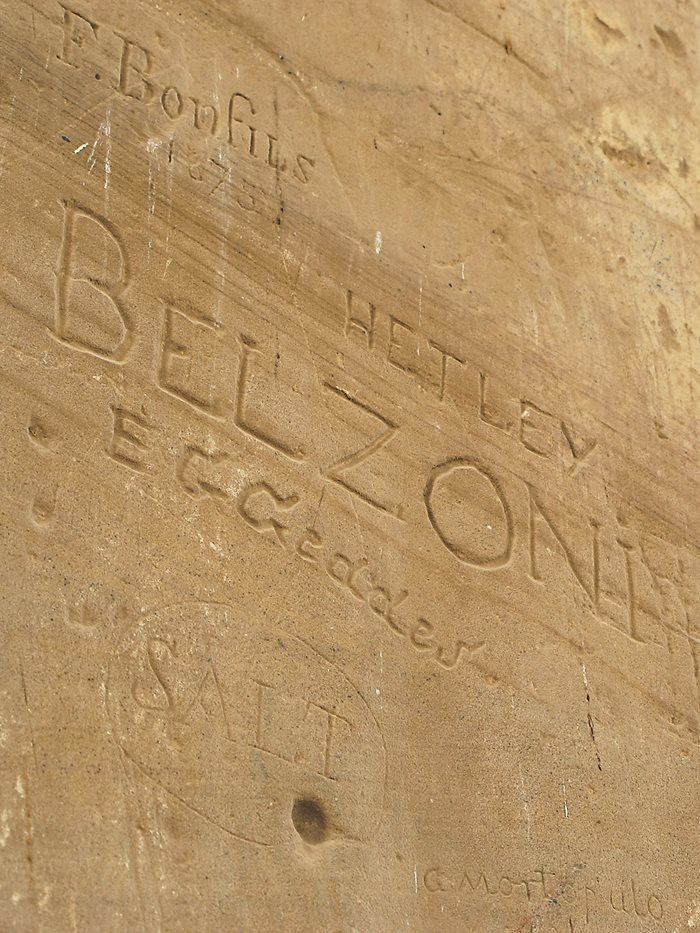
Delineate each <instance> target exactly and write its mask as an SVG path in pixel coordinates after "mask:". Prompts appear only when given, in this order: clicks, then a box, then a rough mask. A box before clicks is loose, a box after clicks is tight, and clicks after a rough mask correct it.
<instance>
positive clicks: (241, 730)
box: [106, 602, 387, 846]
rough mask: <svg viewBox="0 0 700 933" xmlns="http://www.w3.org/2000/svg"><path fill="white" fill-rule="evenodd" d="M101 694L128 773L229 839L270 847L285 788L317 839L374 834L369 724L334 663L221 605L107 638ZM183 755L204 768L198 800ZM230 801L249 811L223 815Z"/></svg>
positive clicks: (375, 776) (374, 749)
mask: <svg viewBox="0 0 700 933" xmlns="http://www.w3.org/2000/svg"><path fill="white" fill-rule="evenodd" d="M106 700H107V707H108V712H109V715H110V718H111V721H112V735H113V738H114V739H115V741H116V742H117V745H118V746H119V748H120V749H121V750H122V751H123V752H124V753H125V754H126V755H127V756H128V758H129V759H130V760H131V761H132V762H133V763H134V764H135V765H136V766H137V767H138V768H139V770H140V771H142V772H143V774H144V775H146V776H147V777H148V778H149V779H150V780H152V781H154V782H155V783H157V784H158V785H160V786H161V787H162V788H163V789H164V790H165V791H167V792H168V793H170V794H172V795H173V796H175V797H176V799H178V800H179V801H180V802H181V803H182V804H183V805H185V806H186V807H187V808H189V809H190V810H192V811H193V812H194V813H196V814H198V815H200V816H201V817H203V818H204V819H206V820H207V821H208V822H210V823H211V824H212V825H214V826H218V827H219V828H220V829H222V830H224V831H225V832H227V833H229V834H230V835H233V836H235V837H237V838H239V839H241V840H243V841H247V842H251V843H255V844H257V845H262V846H269V845H271V844H273V843H274V842H275V841H279V840H280V839H281V838H282V837H284V836H285V835H286V834H287V833H288V827H289V813H288V812H285V807H286V806H287V805H288V806H289V809H290V810H292V800H291V799H289V801H288V804H287V800H288V797H289V796H290V794H292V795H293V796H294V797H295V798H296V799H295V804H298V803H299V801H300V800H301V801H302V802H303V801H304V800H312V801H315V802H316V807H317V808H321V807H322V808H323V812H324V826H325V830H324V840H325V839H326V838H333V837H334V836H337V835H341V836H343V837H344V838H348V839H358V840H359V839H365V838H367V837H369V836H371V835H372V834H373V833H374V832H375V831H376V827H377V820H378V818H380V816H381V812H382V811H383V809H384V801H385V794H386V784H387V755H386V743H385V740H384V736H383V733H382V730H381V728H380V726H379V723H378V722H377V720H376V718H375V717H374V715H373V713H372V711H371V709H370V707H369V705H368V704H367V702H366V700H365V699H364V697H363V696H362V694H361V692H360V691H359V690H358V688H357V687H356V686H355V684H354V683H353V682H352V680H351V679H350V678H349V677H348V676H347V674H345V673H344V672H343V670H342V669H341V668H339V667H338V666H337V665H335V664H334V663H332V662H331V661H329V660H328V659H327V658H326V657H324V656H323V655H322V654H320V653H319V652H318V651H317V650H316V649H315V648H313V646H311V645H310V644H309V643H307V642H306V641H305V640H303V639H300V638H297V637H296V636H295V635H294V634H292V633H290V632H288V631H285V630H284V629H283V628H281V627H279V626H274V627H268V626H267V625H264V624H262V623H261V622H259V621H257V620H256V619H255V618H251V617H250V615H249V614H246V615H245V617H240V618H239V617H238V616H237V614H236V612H235V610H234V609H233V608H231V607H228V606H227V605H225V604H223V603H196V602H193V603H177V604H174V605H170V606H165V607H162V608H160V609H156V610H151V611H148V612H145V613H142V614H140V616H139V618H138V619H137V620H136V621H133V622H132V624H131V625H130V626H129V627H128V628H127V629H126V631H123V632H122V634H121V637H120V640H119V645H118V647H117V648H116V651H115V653H114V656H113V658H112V663H111V665H110V669H109V673H108V683H107V689H106ZM154 735H158V736H159V740H158V741H157V742H156V743H154V742H153V741H152V738H153V736H154ZM183 760H186V761H187V762H188V768H189V769H190V770H191V771H192V772H193V773H200V772H201V773H203V769H206V773H207V780H206V782H205V784H206V793H205V792H204V790H203V787H202V782H200V781H191V782H188V783H187V785H186V786H185V787H184V788H183V787H182V785H181V782H179V781H178V779H177V773H178V769H179V768H180V767H181V766H182V761H183ZM263 762H264V779H262V781H261V776H260V766H261V764H263ZM232 766H235V768H236V772H237V775H238V778H237V782H236V786H235V788H233V789H232V788H231V784H230V773H231V767H232ZM280 782H281V784H280ZM280 787H284V788H285V792H284V793H283V794H280ZM232 793H233V794H234V796H235V798H236V800H237V801H238V804H242V803H243V802H245V801H249V802H251V803H253V802H254V801H260V806H259V811H260V812H259V814H258V816H257V817H256V818H255V819H253V820H250V819H249V818H248V817H246V812H247V811H246V807H245V806H240V805H238V806H233V807H232V805H231V795H232ZM273 798H274V801H276V806H275V807H274V809H271V808H270V803H269V801H270V799H273ZM262 801H264V805H263V803H262ZM252 809H253V811H254V812H255V810H256V807H255V806H253V808H252ZM315 841H316V842H320V841H321V840H315Z"/></svg>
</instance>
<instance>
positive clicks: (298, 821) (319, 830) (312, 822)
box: [292, 797, 328, 846]
mask: <svg viewBox="0 0 700 933" xmlns="http://www.w3.org/2000/svg"><path fill="white" fill-rule="evenodd" d="M292 823H293V824H294V829H296V831H297V832H298V833H299V835H300V836H301V838H302V839H303V840H304V842H308V843H309V845H312V846H317V845H320V844H321V843H322V842H325V841H326V839H327V838H328V821H327V819H326V814H325V811H324V809H323V807H322V806H321V805H320V804H319V803H317V802H316V801H315V800H310V799H309V798H304V797H302V798H299V799H298V800H295V801H294V805H293V806H292Z"/></svg>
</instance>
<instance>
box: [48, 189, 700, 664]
mask: <svg viewBox="0 0 700 933" xmlns="http://www.w3.org/2000/svg"><path fill="white" fill-rule="evenodd" d="M63 210H64V230H63V239H62V242H61V247H60V250H59V261H58V266H57V273H56V307H55V320H54V326H53V328H50V331H51V333H52V335H53V336H54V338H55V339H57V340H58V341H59V342H60V343H62V344H63V345H64V346H66V347H67V348H69V349H71V350H76V351H80V352H84V353H88V354H90V355H93V356H96V357H99V358H100V359H103V360H107V361H109V362H112V363H115V364H117V365H123V364H124V362H125V361H126V360H127V359H128V354H129V351H130V349H131V344H132V341H133V340H134V332H133V322H131V321H130V319H129V316H128V313H126V310H125V308H124V306H123V296H124V294H125V291H126V288H127V285H128V284H129V282H128V278H127V276H128V265H127V262H126V259H125V250H124V247H123V245H122V244H121V243H120V241H119V239H118V233H117V231H116V229H115V228H114V227H113V225H111V224H108V223H107V222H106V221H105V219H104V218H102V217H100V216H98V215H96V214H94V213H92V212H90V211H89V210H87V209H84V208H81V207H79V206H77V205H75V204H72V203H69V202H63ZM79 221H81V222H82V223H83V224H89V225H91V226H93V227H97V228H98V229H99V231H100V233H101V235H102V236H103V237H105V238H106V239H107V241H108V242H110V241H111V242H112V243H113V244H114V251H113V252H114V257H115V265H116V266H117V271H116V274H113V275H112V277H111V278H109V279H108V278H107V276H106V275H105V278H103V279H100V280H95V279H93V278H90V277H88V276H74V275H73V268H74V265H75V262H76V257H75V250H74V246H73V236H74V231H75V227H76V224H77V223H78V222H79ZM74 281H77V282H81V283H82V284H84V285H88V286H89V287H90V288H92V289H93V290H94V291H95V292H96V293H97V294H98V295H100V296H101V297H102V298H103V299H104V300H105V301H106V302H107V305H106V307H107V310H111V312H112V314H113V315H114V316H115V320H116V322H117V325H118V326H117V339H116V341H115V339H114V338H112V344H111V345H107V344H105V343H97V342H96V341H95V338H94V337H88V336H85V335H84V334H83V335H82V336H77V335H73V334H70V333H69V329H70V328H69V321H70V301H71V289H72V287H73V286H74ZM347 309H348V314H352V313H353V310H352V309H353V302H352V300H351V297H350V296H348V297H347ZM367 313H368V318H367V324H366V326H363V327H359V326H357V327H354V325H352V323H346V336H347V334H349V333H350V332H351V330H352V329H353V327H354V329H355V330H359V332H360V333H361V334H362V335H363V336H364V337H366V338H367V341H368V346H370V345H371V344H372V340H370V338H371V336H372V333H373V327H374V322H375V321H376V311H375V310H373V308H372V306H371V305H368V307H367ZM175 320H181V321H184V322H187V326H188V327H190V328H193V329H194V330H196V331H199V332H209V333H210V335H211V337H212V339H216V336H217V333H218V332H220V331H221V330H222V325H221V322H219V321H217V320H215V319H213V318H208V317H206V316H203V315H202V314H201V313H200V312H193V311H187V312H183V311H182V310H181V309H178V308H175V307H174V306H171V305H168V304H164V323H163V331H162V334H161V348H160V357H159V364H158V372H157V384H158V385H159V387H160V388H161V389H163V391H165V392H167V393H168V394H170V395H173V396H174V397H175V398H176V399H179V400H180V401H182V402H184V403H186V404H187V405H188V406H189V407H191V408H193V409H194V410H195V411H196V412H198V413H199V414H202V415H204V416H207V417H210V418H214V419H217V420H221V419H225V418H226V414H227V412H226V409H227V404H226V402H225V400H218V401H215V400H212V399H211V398H209V397H207V398H204V397H202V395H201V394H195V393H194V392H193V391H192V390H190V388H189V386H188V385H186V384H182V383H181V382H180V383H178V382H177V381H176V380H175V379H173V378H172V372H173V369H174V364H175V363H176V362H177V361H182V360H185V361H187V363H188V366H187V371H188V373H191V366H190V365H189V364H190V363H191V362H192V361H193V357H192V353H193V351H192V346H191V345H189V346H188V344H187V342H185V338H184V337H176V336H175V335H174V330H173V327H174V322H175ZM348 320H351V319H348ZM352 320H355V319H354V318H353V319H352ZM394 326H395V319H393V318H392V320H391V323H390V329H389V335H390V336H389V345H388V353H389V354H390V353H391V349H392V347H393V346H395V345H396V341H395V340H392V337H391V335H392V333H393V330H392V328H393V327H394ZM112 329H113V330H114V328H112ZM238 344H239V361H238V376H237V381H236V398H235V400H234V403H233V406H232V408H233V418H232V419H231V420H232V423H233V425H234V426H235V427H236V428H238V429H239V430H240V431H242V432H243V433H244V434H247V435H248V436H250V437H251V438H253V439H254V440H257V441H258V442H260V443H262V444H263V445H265V446H267V447H269V448H271V449H272V450H274V451H275V452H276V453H279V454H281V455H282V456H283V457H284V458H285V459H286V460H288V461H290V462H297V463H301V462H305V461H306V460H307V459H308V456H310V455H308V456H307V452H306V451H304V450H303V449H302V448H301V447H300V446H299V445H298V444H292V445H290V443H289V442H288V441H287V440H286V439H282V437H281V436H280V435H279V433H275V434H271V433H270V432H269V431H267V430H266V431H263V430H262V429H261V428H259V427H256V426H254V425H253V424H252V423H251V422H250V419H249V418H248V416H247V414H246V411H247V408H246V392H247V385H248V375H249V369H250V366H251V360H252V359H253V358H254V357H255V356H256V355H259V353H260V351H259V349H258V347H257V344H256V341H255V339H254V338H252V337H250V336H248V335H245V334H239V336H238ZM441 354H442V355H441V358H442V360H443V365H441V367H440V372H441V374H442V375H443V376H444V374H445V372H446V365H447V364H446V361H447V359H448V356H447V354H446V352H445V351H441ZM449 358H450V359H452V360H455V361H457V360H458V358H457V356H456V355H454V354H450V357H449ZM479 387H480V395H479V408H478V416H479V418H480V420H481V421H482V422H484V423H485V424H486V425H488V426H490V427H491V428H493V429H495V430H497V431H499V432H500V433H502V434H503V435H505V436H506V437H510V438H512V439H515V440H517V441H518V442H519V443H520V445H521V446H522V447H523V448H524V449H525V450H527V451H528V452H529V453H531V454H534V455H536V456H538V457H546V456H547V447H546V445H544V443H543V441H542V439H541V437H542V434H543V431H542V428H540V430H539V432H538V430H537V428H536V427H534V426H533V424H532V422H531V420H528V421H527V423H526V419H531V418H532V415H533V412H534V413H537V414H538V415H539V416H544V415H546V414H547V413H546V412H545V411H544V409H543V408H541V407H539V406H537V405H535V403H534V402H532V401H531V400H528V399H525V400H521V401H520V407H519V415H520V419H519V421H520V425H519V429H518V430H517V431H515V432H514V431H513V430H512V428H513V424H512V422H510V421H504V420H503V419H501V418H497V417H496V416H495V415H493V414H492V412H491V411H490V410H489V409H488V408H487V406H486V396H485V393H486V387H487V382H486V378H485V376H484V374H483V373H480V374H479ZM324 388H325V390H326V391H328V392H331V393H332V394H334V395H335V396H336V397H337V398H338V399H339V400H344V401H346V402H348V403H350V404H352V406H353V407H354V408H356V409H358V410H360V411H363V412H364V413H365V414H367V415H369V416H370V417H372V418H374V419H376V420H378V421H379V422H380V424H381V425H382V426H383V430H381V431H379V433H377V434H376V436H375V437H374V439H373V440H370V441H369V442H368V443H365V445H364V447H361V448H357V449H356V450H355V451H354V452H350V453H348V454H346V455H345V456H344V457H343V458H342V459H341V461H336V462H335V464H328V465H327V466H325V467H324V466H323V465H322V464H318V468H319V469H320V470H321V475H322V476H324V477H325V479H326V480H327V481H329V482H333V483H335V484H336V485H339V486H342V487H343V488H344V489H345V491H346V492H348V493H349V494H350V495H351V496H356V497H358V498H359V499H360V501H362V502H364V504H365V505H367V506H369V507H371V508H375V509H378V510H379V511H381V512H384V513H385V514H386V515H388V516H389V517H392V516H393V517H394V518H395V519H403V508H404V507H403V504H399V505H397V504H388V503H387V504H385V503H382V502H378V501H377V500H376V498H374V497H373V496H372V495H370V494H369V493H368V492H364V491H363V490H360V489H358V487H357V486H356V485H355V484H352V485H351V484H350V483H349V482H348V481H347V479H346V478H345V475H344V474H345V472H347V471H348V470H351V469H353V468H355V467H357V466H358V465H360V464H362V463H363V462H364V461H365V460H367V459H369V457H371V456H378V455H379V454H380V452H381V450H382V449H383V447H384V446H386V445H389V444H390V443H394V442H396V443H398V442H399V441H400V430H399V426H398V425H397V424H395V423H394V422H393V421H392V420H390V419H388V418H386V416H384V415H382V414H381V412H379V411H377V410H376V409H374V408H369V407H368V406H367V405H366V403H364V402H363V401H362V400H361V399H358V398H357V396H355V395H354V394H353V393H352V392H350V391H349V390H348V389H345V388H342V387H341V386H339V385H337V384H336V383H335V382H333V381H328V380H326V382H325V385H324ZM444 388H445V384H444V382H443V381H442V379H441V381H440V391H439V396H441V397H444V394H445V393H444ZM229 407H230V406H229ZM114 415H115V432H114V435H113V438H112V442H111V444H110V447H109V452H110V453H111V454H112V455H114V458H115V459H117V460H119V459H120V458H121V462H122V463H123V465H129V466H131V467H132V468H134V469H137V470H138V469H140V463H141V461H142V459H143V458H142V457H140V456H139V452H141V453H143V452H144V451H145V450H146V449H147V442H146V441H145V440H144V438H143V436H142V434H140V433H139V432H138V431H137V428H138V429H139V430H140V431H141V432H144V433H145V432H147V429H148V424H147V423H146V421H145V420H141V421H140V420H139V419H140V415H139V414H138V413H134V412H132V413H127V412H126V411H125V410H124V409H122V408H120V407H119V408H115V412H114ZM548 423H549V424H551V423H554V424H556V420H555V419H552V420H551V421H550V422H548ZM125 426H128V430H127V429H126V427H125ZM559 428H560V437H561V438H563V440H564V441H565V442H566V445H567V447H568V450H569V453H570V455H571V458H572V459H571V463H570V465H569V466H568V467H566V470H567V472H569V473H575V472H576V471H575V470H572V469H571V468H572V467H577V468H578V467H579V466H580V462H581V461H583V460H584V459H585V458H586V457H587V456H588V455H589V454H590V453H591V452H592V451H593V450H594V449H595V443H594V442H592V441H587V442H586V441H581V445H580V446H577V443H576V442H574V440H573V437H574V433H575V432H574V429H573V428H571V427H570V426H569V425H568V424H567V423H566V422H565V421H560V422H559ZM117 439H118V440H120V441H123V442H125V443H126V444H127V445H130V446H131V447H132V448H133V450H132V454H131V455H128V454H125V453H124V451H123V450H118V449H117V446H116V444H115V441H116V440H117ZM550 446H551V445H550ZM134 451H136V453H135V454H134ZM465 471H467V472H468V473H469V479H470V481H471V486H467V487H466V490H467V491H466V493H463V494H462V496H461V499H462V501H468V500H470V499H474V498H476V499H477V500H480V501H481V502H482V503H483V502H485V501H488V485H489V484H490V486H491V495H495V497H496V499H497V500H498V503H499V505H500V511H501V515H500V518H498V517H497V519H496V524H497V525H502V526H503V527H502V529H501V531H502V534H503V535H504V540H505V544H504V550H503V552H502V553H501V554H500V555H498V554H497V555H496V556H495V557H494V556H493V555H491V556H489V555H488V554H484V553H482V552H481V551H478V552H475V551H474V550H473V548H472V549H471V550H469V549H468V548H467V549H465V547H464V545H462V544H460V543H459V542H458V541H457V540H456V539H455V538H454V535H452V534H450V532H449V530H447V529H446V528H445V523H446V522H448V521H449V516H448V512H449V510H448V511H447V512H446V511H445V510H444V509H443V512H442V514H443V516H444V517H443V518H441V517H440V515H439V508H438V505H437V504H436V496H437V495H438V493H439V492H440V491H444V489H446V488H447V487H448V480H449V479H450V477H452V478H454V477H455V476H456V475H457V474H458V473H459V474H460V476H461V480H462V484H463V485H464V480H465ZM475 479H476V480H477V485H478V483H481V484H482V485H483V481H484V480H485V481H486V483H487V486H486V487H485V489H486V495H485V494H484V491H483V490H482V492H481V494H480V495H479V494H478V493H477V494H475V488H476V487H475V486H474V481H475ZM523 491H524V492H525V501H526V508H527V515H528V516H529V517H528V519H527V522H528V525H527V535H526V541H527V552H526V553H527V561H528V576H529V578H530V579H531V580H533V581H535V582H542V581H543V579H544V578H543V575H542V572H541V569H540V558H539V551H538V542H539V538H540V535H541V534H542V532H543V531H544V532H545V533H546V534H547V536H548V537H549V540H550V541H551V540H553V541H554V542H555V543H556V545H557V551H558V552H559V554H560V557H562V558H563V560H564V564H565V566H566V567H567V568H568V571H569V573H570V575H571V582H572V583H573V584H575V585H576V587H577V588H578V590H579V591H580V592H582V593H583V594H584V595H585V596H586V597H587V604H588V605H589V608H592V610H593V611H594V613H595V614H596V615H597V616H598V617H599V618H600V619H601V621H603V622H604V624H606V625H611V624H612V627H614V628H615V629H617V630H619V631H621V632H622V633H623V634H626V635H627V636H628V637H629V638H630V639H631V640H632V641H635V642H637V643H640V644H642V643H645V642H646V641H648V640H649V639H648V637H645V636H644V633H643V632H642V631H641V629H640V615H639V612H638V607H637V605H636V592H637V590H638V586H637V580H636V577H635V573H637V572H638V568H636V566H635V558H636V556H637V555H636V549H635V546H634V545H633V544H630V543H629V542H628V541H626V540H625V539H624V537H623V536H622V535H620V534H619V533H618V534H617V536H616V538H615V541H614V546H615V547H617V548H619V553H618V555H617V558H616V559H617V562H618V565H619V564H620V560H621V561H622V573H619V571H618V574H617V575H618V576H619V577H620V578H621V580H622V582H623V584H624V585H623V587H622V602H620V597H619V596H617V597H616V596H614V595H613V594H612V592H611V591H610V582H608V583H607V585H606V584H605V583H604V582H601V557H600V555H601V550H600V549H601V538H602V532H601V525H600V522H599V521H598V520H597V519H596V518H590V519H589V522H588V526H587V527H586V530H585V535H586V539H587V540H588V543H587V545H586V548H587V550H588V555H589V556H588V557H587V558H586V559H585V562H584V561H583V560H582V558H581V556H580V555H577V554H575V553H574V549H573V547H572V546H571V544H570V543H569V542H568V540H567V536H566V534H565V533H564V531H562V526H561V524H560V523H559V522H558V520H557V519H556V518H555V517H554V516H553V513H552V511H551V509H550V508H549V506H546V505H545V503H544V502H543V500H542V497H541V495H540V494H539V493H538V492H537V490H536V488H535V486H534V484H533V483H530V482H525V483H524V486H523ZM511 495H512V493H510V492H508V493H506V492H504V485H503V483H502V480H501V479H500V477H499V476H498V475H497V474H496V473H494V471H493V470H492V468H490V467H488V468H487V467H486V466H485V465H483V464H482V465H481V466H479V465H478V464H476V463H475V462H471V461H464V460H463V459H462V460H461V461H460V459H459V458H457V459H455V460H453V461H449V460H448V461H444V462H443V463H442V464H437V465H436V466H435V467H434V468H433V470H432V473H429V477H428V480H427V485H426V487H425V492H424V500H425V510H426V513H427V517H428V519H429V523H430V526H431V527H432V529H433V531H434V532H435V533H436V536H437V538H438V539H439V541H440V542H441V543H442V544H443V545H444V546H445V548H446V549H447V550H448V551H449V552H451V553H452V554H453V555H454V557H456V559H457V560H458V561H459V562H460V563H462V564H464V565H465V566H467V567H469V568H471V569H476V570H485V569H507V568H511V566H512V563H513V561H512V556H513V553H514V545H515V543H516V541H518V540H521V530H520V529H518V528H517V523H516V522H515V521H514V519H513V514H514V513H513V506H512V504H511V503H510V502H509V497H510V496H511ZM521 508H522V506H521ZM496 515H497V516H498V511H497V512H496ZM486 529H487V530H488V531H492V530H493V528H492V526H491V525H490V524H488V523H487V524H486ZM482 537H483V535H482ZM491 537H493V536H491ZM607 537H608V539H609V537H610V535H609V533H608V534H607ZM549 563H550V564H551V560H550V561H549ZM584 563H585V572H584ZM647 569H648V568H647ZM618 588H619V587H618ZM615 604H617V609H615V612H617V613H619V609H622V611H623V619H620V620H618V619H617V618H613V619H612V620H611V619H610V618H609V615H610V611H611V607H612V606H614V605H615ZM625 613H626V615H625ZM660 621H663V620H660ZM620 623H622V624H620ZM674 634H676V635H680V636H681V637H685V638H687V642H688V646H689V648H690V650H691V653H693V654H694V653H695V651H696V646H695V644H694V643H695V642H696V641H697V638H696V637H695V636H694V635H693V634H691V632H690V628H688V631H687V632H684V631H683V630H682V629H678V628H675V629H674ZM696 669H697V663H696Z"/></svg>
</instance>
